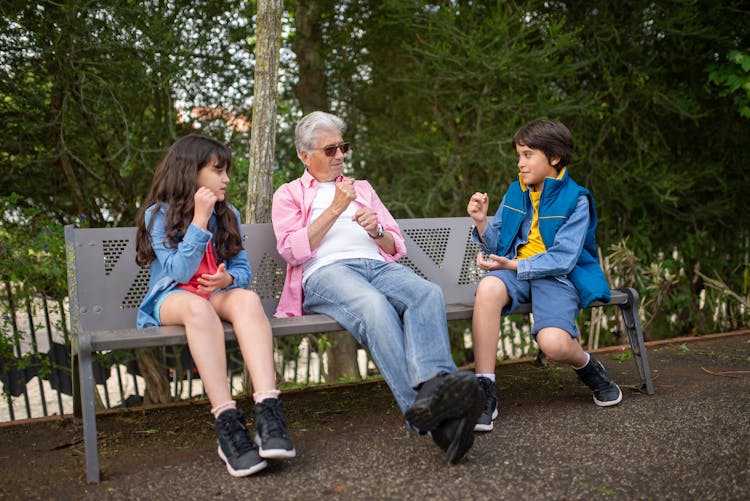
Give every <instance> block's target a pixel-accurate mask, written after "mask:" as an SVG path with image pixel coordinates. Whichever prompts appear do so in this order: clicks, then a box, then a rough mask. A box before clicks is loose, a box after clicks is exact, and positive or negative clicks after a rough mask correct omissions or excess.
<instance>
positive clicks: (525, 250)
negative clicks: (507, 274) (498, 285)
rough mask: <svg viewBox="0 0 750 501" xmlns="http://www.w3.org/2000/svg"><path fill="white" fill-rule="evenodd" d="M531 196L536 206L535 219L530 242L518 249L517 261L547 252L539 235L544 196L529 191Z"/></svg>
mask: <svg viewBox="0 0 750 501" xmlns="http://www.w3.org/2000/svg"><path fill="white" fill-rule="evenodd" d="M529 195H531V204H532V205H533V206H534V219H532V220H531V229H530V230H529V241H528V242H527V243H525V244H523V245H522V246H520V247H519V248H518V255H517V256H516V259H527V258H530V257H531V256H535V255H537V254H541V253H542V252H546V251H547V247H545V245H544V241H543V240H542V234H541V233H539V197H541V196H542V192H541V191H529Z"/></svg>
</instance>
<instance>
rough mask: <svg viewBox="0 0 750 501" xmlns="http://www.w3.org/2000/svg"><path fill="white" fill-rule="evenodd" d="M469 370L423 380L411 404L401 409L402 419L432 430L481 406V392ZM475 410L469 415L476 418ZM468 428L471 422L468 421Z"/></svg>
mask: <svg viewBox="0 0 750 501" xmlns="http://www.w3.org/2000/svg"><path fill="white" fill-rule="evenodd" d="M476 379H477V378H476V377H475V376H474V374H473V373H471V372H468V371H461V372H455V373H452V374H451V373H443V374H439V375H437V376H435V377H434V378H432V379H430V380H428V381H425V382H424V383H423V384H422V386H421V387H420V388H419V391H418V392H417V398H416V399H415V400H414V404H413V405H412V406H411V407H409V408H408V409H407V410H406V412H405V414H404V415H405V417H406V419H407V420H408V421H409V422H410V423H411V424H412V425H414V426H416V427H417V428H419V429H420V430H422V431H432V430H434V429H435V428H437V427H438V426H439V425H440V424H441V423H442V422H443V421H446V420H448V419H453V418H458V417H462V416H464V415H468V416H469V417H471V414H472V412H469V411H472V410H473V409H474V408H476V407H477V406H478V407H479V410H480V412H481V409H482V408H483V407H484V394H483V393H482V391H481V390H480V388H479V384H478V383H477V381H476ZM478 417H479V412H478V413H477V415H476V416H475V417H474V418H473V419H474V420H476V419H477V418H478ZM471 426H472V428H473V427H474V423H473V422H472V423H471Z"/></svg>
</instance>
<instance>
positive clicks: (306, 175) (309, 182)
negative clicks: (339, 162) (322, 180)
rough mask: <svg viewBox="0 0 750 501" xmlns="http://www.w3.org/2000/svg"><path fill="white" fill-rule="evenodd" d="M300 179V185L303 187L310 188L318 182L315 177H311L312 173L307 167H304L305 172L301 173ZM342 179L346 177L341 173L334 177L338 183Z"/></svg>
mask: <svg viewBox="0 0 750 501" xmlns="http://www.w3.org/2000/svg"><path fill="white" fill-rule="evenodd" d="M300 179H301V180H302V185H303V186H304V187H305V188H312V187H313V186H315V185H316V184H317V183H318V180H317V179H315V177H313V175H312V174H310V172H309V171H308V170H307V169H305V172H303V173H302V177H301V178H300ZM344 179H346V178H345V177H344V176H343V175H341V176H339V177H337V178H336V180H335V182H337V183H340V182H341V181H343V180H344Z"/></svg>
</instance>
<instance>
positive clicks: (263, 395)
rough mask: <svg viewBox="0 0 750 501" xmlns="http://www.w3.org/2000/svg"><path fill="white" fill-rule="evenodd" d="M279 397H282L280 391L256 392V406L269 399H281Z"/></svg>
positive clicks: (254, 397) (254, 395)
mask: <svg viewBox="0 0 750 501" xmlns="http://www.w3.org/2000/svg"><path fill="white" fill-rule="evenodd" d="M279 395H281V392H280V391H279V390H265V391H256V392H255V393H253V400H255V403H256V404H259V403H261V402H262V401H264V400H265V399H267V398H279Z"/></svg>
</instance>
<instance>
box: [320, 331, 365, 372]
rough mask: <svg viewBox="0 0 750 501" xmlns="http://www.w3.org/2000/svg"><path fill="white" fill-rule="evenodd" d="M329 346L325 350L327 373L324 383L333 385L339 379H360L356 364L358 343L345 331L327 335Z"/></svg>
mask: <svg viewBox="0 0 750 501" xmlns="http://www.w3.org/2000/svg"><path fill="white" fill-rule="evenodd" d="M327 337H328V339H329V340H330V342H331V346H330V347H329V348H328V349H327V350H326V355H328V371H327V373H326V381H328V382H329V383H334V382H336V381H338V380H339V379H341V378H350V379H362V376H361V375H360V373H359V365H358V364H357V348H358V347H359V346H358V343H357V341H356V340H355V339H354V337H353V336H352V335H351V334H349V333H348V332H347V331H336V332H331V333H329V334H327Z"/></svg>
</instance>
